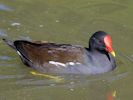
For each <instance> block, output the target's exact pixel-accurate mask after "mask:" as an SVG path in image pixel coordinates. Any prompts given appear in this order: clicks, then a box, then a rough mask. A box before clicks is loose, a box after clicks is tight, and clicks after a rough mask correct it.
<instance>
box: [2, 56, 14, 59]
mask: <svg viewBox="0 0 133 100" xmlns="http://www.w3.org/2000/svg"><path fill="white" fill-rule="evenodd" d="M11 59H12V57H9V56H0V60H11Z"/></svg>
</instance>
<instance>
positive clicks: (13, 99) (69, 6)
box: [0, 0, 133, 100]
mask: <svg viewBox="0 0 133 100" xmlns="http://www.w3.org/2000/svg"><path fill="white" fill-rule="evenodd" d="M132 5H133V1H132V0H110V1H109V0H108V1H107V0H95V1H94V0H75V1H74V0H73V1H72V0H48V1H46V0H0V39H1V38H2V37H6V38H10V39H14V40H15V39H32V40H46V41H53V42H58V43H71V44H79V45H83V46H87V45H88V43H87V42H88V40H89V37H90V36H91V34H92V33H93V32H95V31H98V30H104V31H106V32H108V33H109V34H110V35H111V36H112V39H113V47H114V49H115V51H116V56H117V57H116V60H117V68H116V69H115V70H114V71H113V72H109V73H105V74H102V75H94V76H83V75H82V76H81V75H61V77H63V78H64V81H63V82H62V81H56V80H54V79H50V78H46V77H40V76H34V75H31V74H30V71H32V69H31V68H28V67H26V66H25V65H23V64H22V63H21V61H20V59H19V57H18V55H17V54H16V53H15V52H14V51H13V50H12V49H10V48H9V47H8V46H7V45H5V44H4V43H3V42H2V41H0V100H109V99H107V98H108V95H110V94H111V93H113V91H114V92H116V93H115V94H116V95H115V96H114V100H132V98H133V96H132V93H133V88H132V87H133V84H132V82H133V78H132V77H133V46H132V38H133V33H132V32H133V28H132V26H133V21H132V18H133V13H132V11H133V10H132V9H133V6H132Z"/></svg>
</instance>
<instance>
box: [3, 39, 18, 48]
mask: <svg viewBox="0 0 133 100" xmlns="http://www.w3.org/2000/svg"><path fill="white" fill-rule="evenodd" d="M2 40H3V41H4V42H5V43H6V44H7V45H9V46H10V47H11V48H13V49H15V50H16V47H15V45H14V42H13V41H11V40H8V39H5V38H3V39H2Z"/></svg>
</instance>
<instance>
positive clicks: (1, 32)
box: [0, 29, 7, 37]
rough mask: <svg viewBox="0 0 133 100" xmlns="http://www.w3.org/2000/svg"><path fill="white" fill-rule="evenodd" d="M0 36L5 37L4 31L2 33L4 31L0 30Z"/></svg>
mask: <svg viewBox="0 0 133 100" xmlns="http://www.w3.org/2000/svg"><path fill="white" fill-rule="evenodd" d="M0 36H2V37H3V36H4V37H5V36H7V33H6V31H4V30H2V29H0Z"/></svg>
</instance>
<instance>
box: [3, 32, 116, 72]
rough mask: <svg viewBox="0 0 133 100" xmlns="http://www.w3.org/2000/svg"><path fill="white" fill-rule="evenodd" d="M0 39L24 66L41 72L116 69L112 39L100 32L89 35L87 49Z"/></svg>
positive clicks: (68, 45)
mask: <svg viewBox="0 0 133 100" xmlns="http://www.w3.org/2000/svg"><path fill="white" fill-rule="evenodd" d="M3 40H4V41H5V42H6V43H7V44H8V45H9V46H10V47H12V48H13V49H14V50H16V52H17V53H18V55H19V56H20V58H21V60H22V62H23V63H24V64H25V65H27V66H29V67H32V68H34V69H36V70H38V71H39V72H42V73H47V72H48V73H66V74H70V73H71V74H99V73H105V72H108V71H111V70H113V69H114V68H115V67H116V64H115V59H114V57H115V53H114V51H113V48H112V40H111V37H110V35H109V34H107V33H106V32H104V31H97V32H95V33H94V34H93V35H92V36H91V38H90V40H89V48H85V47H82V46H79V45H71V44H56V43H49V42H45V41H35V42H30V41H27V40H16V41H14V42H12V41H10V40H8V39H3Z"/></svg>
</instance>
